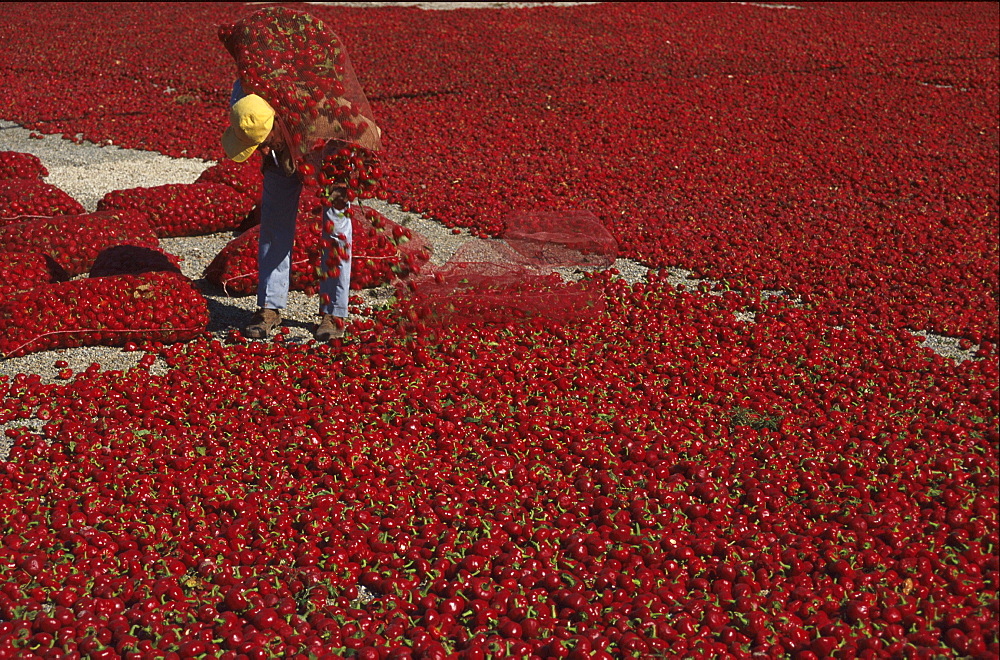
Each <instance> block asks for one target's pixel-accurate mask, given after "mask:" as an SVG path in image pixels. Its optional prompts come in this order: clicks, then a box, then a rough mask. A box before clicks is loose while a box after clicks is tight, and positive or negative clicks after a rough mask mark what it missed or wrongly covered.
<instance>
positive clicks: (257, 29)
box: [219, 7, 381, 163]
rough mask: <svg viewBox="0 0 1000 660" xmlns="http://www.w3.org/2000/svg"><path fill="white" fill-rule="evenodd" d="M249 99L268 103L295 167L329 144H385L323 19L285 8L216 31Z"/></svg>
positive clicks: (258, 13)
mask: <svg viewBox="0 0 1000 660" xmlns="http://www.w3.org/2000/svg"><path fill="white" fill-rule="evenodd" d="M219 39H220V40H221V41H222V43H223V45H224V46H225V47H226V50H228V51H229V54H230V55H232V56H233V59H234V60H235V61H236V68H237V71H238V72H239V77H240V82H241V84H242V85H243V90H244V91H245V92H246V93H247V94H257V95H258V96H260V97H262V98H263V99H264V100H265V101H267V102H268V103H269V104H270V105H271V106H272V107H273V108H274V109H275V113H276V115H277V117H276V121H275V126H276V127H277V130H278V131H279V133H280V135H281V137H282V139H283V140H284V142H285V144H286V145H287V146H288V148H289V151H290V153H291V155H292V157H293V158H294V159H295V161H296V163H300V162H302V160H303V159H304V158H305V157H306V155H307V154H309V153H310V152H312V151H314V150H316V149H317V147H318V148H319V149H323V148H324V147H325V146H326V144H327V143H328V142H329V141H334V142H335V143H339V144H341V145H344V144H350V145H356V146H358V147H362V148H364V149H367V150H370V151H377V150H379V149H381V140H380V136H379V133H378V131H377V130H375V122H374V118H373V115H372V111H371V107H370V106H369V104H368V99H367V98H366V97H365V94H364V91H363V90H362V89H361V85H360V83H359V82H358V79H357V76H356V75H355V74H354V68H353V67H352V66H351V62H350V60H349V59H348V57H347V50H346V49H345V48H344V45H343V43H342V42H341V41H340V39H339V38H338V37H337V35H336V34H334V33H333V32H332V31H331V30H330V29H329V28H327V26H326V25H325V24H324V23H323V22H322V21H321V20H319V19H317V18H315V17H313V16H310V15H309V14H306V13H304V12H300V11H295V10H292V9H287V8H285V7H268V8H265V9H261V10H258V11H256V12H254V13H252V14H250V15H249V16H246V17H245V18H243V19H242V20H240V21H238V22H236V23H234V24H232V25H225V26H222V27H220V28H219Z"/></svg>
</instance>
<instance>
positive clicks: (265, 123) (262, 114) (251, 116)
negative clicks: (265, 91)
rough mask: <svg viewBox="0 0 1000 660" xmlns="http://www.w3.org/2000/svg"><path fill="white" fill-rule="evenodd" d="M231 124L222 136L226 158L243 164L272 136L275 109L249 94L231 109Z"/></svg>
mask: <svg viewBox="0 0 1000 660" xmlns="http://www.w3.org/2000/svg"><path fill="white" fill-rule="evenodd" d="M229 124H230V126H229V128H227V129H226V132H225V133H223V134H222V148H223V149H224V150H225V151H226V156H228V157H229V158H231V159H232V160H235V161H236V162H237V163H242V162H243V161H245V160H246V159H247V158H249V157H250V155H251V154H253V152H254V150H255V149H256V148H257V147H259V146H260V145H261V143H263V142H264V140H266V139H267V136H268V135H270V134H271V129H272V128H273V127H274V108H272V107H271V106H270V105H269V104H268V102H267V101H265V100H264V99H262V98H261V97H259V96H257V95H256V94H249V95H247V96H244V97H243V98H241V99H240V100H239V101H237V102H236V103H234V104H233V107H232V108H230V110H229Z"/></svg>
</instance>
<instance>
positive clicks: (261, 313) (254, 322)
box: [243, 307, 281, 339]
mask: <svg viewBox="0 0 1000 660" xmlns="http://www.w3.org/2000/svg"><path fill="white" fill-rule="evenodd" d="M279 325H281V312H280V311H278V310H276V309H268V308H266V307H261V308H260V309H258V310H257V311H256V312H255V313H254V315H253V318H252V319H250V324H249V325H248V326H247V327H246V328H244V329H243V334H244V335H245V336H246V337H248V338H249V339H267V337H268V336H270V334H271V331H272V330H274V329H275V328H277V327H278V326H279Z"/></svg>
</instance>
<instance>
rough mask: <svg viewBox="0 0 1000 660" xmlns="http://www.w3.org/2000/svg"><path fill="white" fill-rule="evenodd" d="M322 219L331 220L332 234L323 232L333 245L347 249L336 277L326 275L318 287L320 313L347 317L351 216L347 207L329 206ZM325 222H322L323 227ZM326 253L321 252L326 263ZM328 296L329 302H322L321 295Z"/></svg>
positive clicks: (349, 288) (352, 238) (351, 232)
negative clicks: (339, 208)
mask: <svg viewBox="0 0 1000 660" xmlns="http://www.w3.org/2000/svg"><path fill="white" fill-rule="evenodd" d="M323 219H324V220H326V221H332V222H333V234H332V235H330V234H324V236H325V237H326V238H327V239H328V240H330V241H331V243H332V244H333V245H335V246H339V247H344V248H346V249H347V259H346V260H344V261H342V262H340V274H339V275H338V276H337V277H327V278H326V279H324V280H323V282H322V283H321V284H320V287H319V293H320V308H319V311H320V313H321V314H332V315H333V316H339V317H341V318H347V300H348V298H350V295H351V256H352V255H351V250H352V248H353V245H354V233H353V231H352V228H351V217H350V215H348V213H347V209H344V210H343V211H338V210H337V209H335V208H333V207H330V208H328V209H326V211H325V212H324V214H323ZM326 224H327V223H326V222H324V223H323V225H324V227H325V226H326ZM337 235H341V236H343V237H344V240H343V241H342V240H340V239H338V238H337ZM326 258H327V254H326V252H324V253H323V262H322V263H324V264H325V263H326ZM324 294H326V296H329V299H330V302H329V303H328V304H325V305H324V304H323V295H324Z"/></svg>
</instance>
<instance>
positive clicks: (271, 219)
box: [257, 168, 302, 309]
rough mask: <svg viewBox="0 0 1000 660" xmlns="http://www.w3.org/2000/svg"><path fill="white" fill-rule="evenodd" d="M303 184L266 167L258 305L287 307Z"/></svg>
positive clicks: (259, 255) (294, 178)
mask: <svg viewBox="0 0 1000 660" xmlns="http://www.w3.org/2000/svg"><path fill="white" fill-rule="evenodd" d="M301 193H302V183H301V182H299V179H298V177H296V176H285V175H284V174H283V173H282V172H281V171H280V170H278V169H274V168H266V169H265V170H264V191H263V194H262V195H261V200H260V244H259V248H258V251H257V269H258V273H259V276H260V281H259V282H258V284H257V306H258V307H268V308H270V309H284V308H285V307H286V306H287V305H288V286H289V277H290V274H291V266H292V245H293V244H294V243H295V216H296V215H297V214H298V210H299V195H301Z"/></svg>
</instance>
